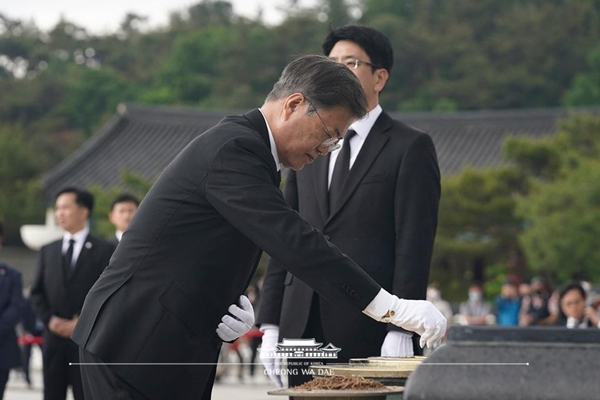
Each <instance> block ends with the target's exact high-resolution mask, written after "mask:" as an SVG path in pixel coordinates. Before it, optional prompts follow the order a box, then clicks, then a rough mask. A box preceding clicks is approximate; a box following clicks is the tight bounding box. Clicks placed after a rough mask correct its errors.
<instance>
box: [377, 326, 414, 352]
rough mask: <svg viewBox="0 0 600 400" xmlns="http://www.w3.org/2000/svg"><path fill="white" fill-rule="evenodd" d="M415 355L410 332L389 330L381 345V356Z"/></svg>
mask: <svg viewBox="0 0 600 400" xmlns="http://www.w3.org/2000/svg"><path fill="white" fill-rule="evenodd" d="M414 355H415V352H414V350H413V344H412V334H411V333H406V332H400V331H389V332H388V333H387V335H385V339H384V341H383V344H382V345H381V357H412V356H414Z"/></svg>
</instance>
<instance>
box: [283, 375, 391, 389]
mask: <svg viewBox="0 0 600 400" xmlns="http://www.w3.org/2000/svg"><path fill="white" fill-rule="evenodd" d="M294 389H302V390H369V389H376V390H382V389H385V386H384V385H383V384H382V383H381V382H377V381H374V380H372V379H365V378H363V377H361V376H331V377H320V378H315V379H313V380H312V381H308V382H306V383H303V384H302V385H300V386H296V387H295V388H294Z"/></svg>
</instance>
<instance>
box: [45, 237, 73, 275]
mask: <svg viewBox="0 0 600 400" xmlns="http://www.w3.org/2000/svg"><path fill="white" fill-rule="evenodd" d="M62 241H63V240H62V239H61V240H58V241H56V242H54V243H53V244H52V245H50V246H49V247H48V253H49V254H48V258H49V259H50V260H56V264H54V262H52V264H49V265H57V266H58V268H56V269H57V270H56V271H54V273H56V274H57V275H59V276H60V279H61V281H63V282H66V281H67V278H68V277H69V271H68V270H67V268H66V265H65V260H64V259H63V254H62Z"/></svg>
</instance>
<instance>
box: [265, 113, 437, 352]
mask: <svg viewBox="0 0 600 400" xmlns="http://www.w3.org/2000/svg"><path fill="white" fill-rule="evenodd" d="M328 165H329V163H328V158H326V157H323V158H319V159H317V160H315V162H314V163H313V164H311V165H309V166H307V167H305V168H304V169H302V170H301V171H298V172H294V171H291V172H290V173H289V175H288V179H287V182H286V185H285V188H284V196H285V199H286V200H287V201H288V202H289V203H290V205H291V206H292V208H294V209H296V210H298V211H299V213H300V215H301V216H302V217H303V218H305V219H306V220H307V221H308V222H309V223H310V224H311V225H313V226H314V227H315V228H317V229H319V230H321V231H322V232H323V233H324V234H325V235H326V237H328V238H329V239H330V240H331V241H332V242H333V243H334V244H335V245H336V246H338V248H339V249H340V250H342V252H344V253H345V254H347V255H348V256H349V257H350V258H352V259H353V260H354V261H356V262H357V264H358V265H360V266H361V267H362V268H363V269H364V270H365V271H366V272H367V273H368V274H369V275H370V276H371V277H373V278H374V279H375V280H376V281H377V283H379V284H380V285H381V286H382V287H383V288H385V289H386V290H388V291H389V292H391V293H393V294H395V295H397V296H398V297H400V298H405V299H425V293H426V290H427V281H428V278H429V267H430V262H431V254H432V250H433V242H434V237H435V233H436V227H437V216H438V204H439V199H440V173H439V168H438V163H437V156H436V152H435V148H434V145H433V142H432V140H431V138H430V137H429V136H428V135H427V134H425V133H423V132H420V131H418V130H416V129H414V128H412V127H410V126H408V125H405V124H403V123H401V122H399V121H395V120H392V119H391V118H390V117H389V115H388V114H387V113H385V112H382V114H381V115H380V116H379V118H378V119H377V121H376V122H375V124H374V126H373V128H372V129H371V132H370V133H369V135H368V136H367V139H366V141H365V143H364V144H363V147H362V148H361V150H360V153H359V154H358V157H357V159H356V161H355V163H354V165H353V166H352V169H351V170H350V173H349V176H348V180H347V182H346V184H345V185H344V189H343V192H342V195H341V199H340V201H339V203H338V204H334V205H331V213H330V214H328V211H327V210H328V208H329V204H328V195H327V193H328V189H327V180H328ZM284 267H285V266H284V265H282V264H280V263H279V262H277V261H276V260H271V261H270V262H269V264H268V268H267V274H266V277H265V281H264V285H263V292H262V297H261V303H260V305H259V311H258V319H257V323H259V324H261V323H271V324H275V325H279V326H280V336H281V338H301V337H302V335H303V333H304V330H305V328H306V325H307V322H308V320H309V314H310V310H311V303H312V300H313V294H314V292H313V290H312V289H311V288H310V287H308V286H307V285H306V284H305V283H304V282H303V281H302V278H301V277H299V278H300V279H296V277H295V276H293V275H292V274H290V273H289V272H287V271H286V270H285V269H284ZM320 312H321V325H322V327H323V331H324V335H325V339H326V341H327V342H331V343H333V344H334V345H335V346H337V347H340V348H341V349H342V351H341V352H340V354H339V357H340V358H341V359H347V358H349V357H367V356H376V355H379V352H380V347H381V344H382V342H383V339H384V337H385V335H386V326H385V325H383V324H378V323H377V322H375V321H373V320H372V319H370V318H368V317H366V316H362V317H361V318H360V319H359V320H358V321H352V320H350V319H348V318H347V316H346V315H344V314H342V313H339V312H337V310H336V309H335V308H334V307H332V305H331V303H329V302H328V301H326V300H323V299H321V301H320ZM387 329H400V328H397V327H395V326H393V325H388V327H387ZM349 332H352V334H349Z"/></svg>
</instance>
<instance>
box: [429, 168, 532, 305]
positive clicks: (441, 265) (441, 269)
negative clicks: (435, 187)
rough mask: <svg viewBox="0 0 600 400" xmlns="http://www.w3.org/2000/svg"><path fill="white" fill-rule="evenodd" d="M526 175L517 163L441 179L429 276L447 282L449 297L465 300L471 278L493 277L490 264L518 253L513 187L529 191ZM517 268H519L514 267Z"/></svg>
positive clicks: (518, 221) (469, 170)
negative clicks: (487, 268) (512, 165)
mask: <svg viewBox="0 0 600 400" xmlns="http://www.w3.org/2000/svg"><path fill="white" fill-rule="evenodd" d="M526 185H527V182H526V180H525V176H524V175H523V174H522V173H521V171H519V170H518V169H516V168H514V167H510V166H509V167H502V168H498V169H486V170H475V169H472V168H467V169H465V170H463V171H462V172H461V173H460V174H459V175H456V176H449V177H446V178H444V179H443V180H442V188H443V193H442V199H441V202H440V210H439V221H438V233H437V236H436V242H435V250H434V257H433V262H432V271H431V280H432V281H438V282H444V284H445V287H444V293H445V294H446V296H447V297H449V298H450V299H457V300H458V299H461V298H463V297H464V293H465V292H466V290H467V287H468V285H469V283H470V282H471V281H473V280H477V281H480V280H484V279H487V278H489V277H488V276H486V271H484V269H485V266H486V265H491V264H496V263H501V262H503V261H505V260H506V259H507V258H508V256H509V254H511V252H514V251H518V245H517V242H516V235H517V232H518V231H519V229H520V226H521V222H520V218H518V217H517V216H515V212H514V209H515V198H514V193H515V191H525V190H526V187H527V186H526ZM515 267H516V266H515Z"/></svg>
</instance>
